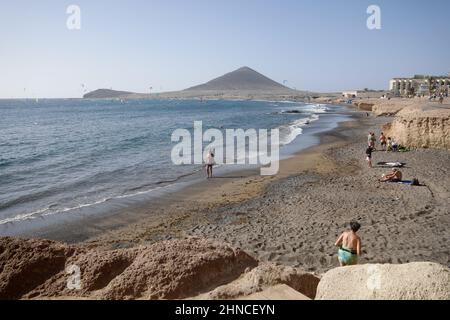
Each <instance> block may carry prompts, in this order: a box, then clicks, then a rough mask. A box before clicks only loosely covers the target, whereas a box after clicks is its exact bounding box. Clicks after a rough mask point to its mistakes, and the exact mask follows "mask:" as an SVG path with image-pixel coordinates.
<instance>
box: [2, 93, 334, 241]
mask: <svg viewBox="0 0 450 320" xmlns="http://www.w3.org/2000/svg"><path fill="white" fill-rule="evenodd" d="M340 108H341V107H338V106H330V105H314V104H301V103H287V102H267V101H265V102H264V101H221V100H217V101H197V100H192V101H187V100H126V101H118V100H81V99H66V100H62V99H61V100H58V99H55V100H53V99H51V100H39V101H35V100H0V233H1V230H2V228H1V226H2V225H7V224H8V225H9V224H19V223H21V222H23V221H28V220H32V219H36V218H39V217H43V216H47V215H55V214H64V213H68V212H71V211H72V210H77V209H80V208H89V207H91V206H94V205H98V204H101V203H104V202H107V201H109V200H111V199H118V198H121V197H133V196H134V195H136V194H142V193H146V192H151V191H152V190H155V189H157V188H159V187H160V186H163V185H165V184H168V183H171V184H173V183H176V182H177V181H178V179H179V178H180V177H186V176H189V175H191V174H193V173H195V172H198V171H199V170H201V166H199V165H183V166H175V165H173V164H172V162H171V157H170V154H171V150H172V148H173V146H174V145H175V143H173V142H171V134H172V132H173V131H174V130H175V129H177V128H185V129H188V130H192V128H193V124H194V121H202V122H203V129H204V130H206V129H208V128H219V129H225V128H226V129H236V128H242V129H248V128H255V129H259V128H262V129H271V128H279V129H280V141H281V142H282V144H284V145H286V146H288V145H291V144H292V143H294V142H295V141H298V140H301V139H302V136H304V135H305V134H306V133H307V131H308V130H309V127H311V126H312V124H313V123H315V127H316V128H317V127H318V124H320V123H321V121H324V120H323V119H328V120H327V121H328V127H330V126H333V125H335V124H336V123H337V122H338V121H339V119H341V118H339V117H337V116H332V115H335V114H336V112H338V111H339V110H340ZM292 111H294V112H292ZM341 120H342V119H341ZM330 123H331V124H330ZM312 131H314V130H312ZM312 131H311V132H312ZM316 131H317V130H316ZM0 235H1V234H0Z"/></svg>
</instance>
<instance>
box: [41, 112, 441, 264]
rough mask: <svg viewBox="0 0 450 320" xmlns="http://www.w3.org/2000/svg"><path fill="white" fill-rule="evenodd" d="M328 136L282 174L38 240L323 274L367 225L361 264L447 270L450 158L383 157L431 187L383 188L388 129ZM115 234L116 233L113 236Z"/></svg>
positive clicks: (350, 129) (216, 185) (360, 128)
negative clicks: (370, 136) (349, 232)
mask: <svg viewBox="0 0 450 320" xmlns="http://www.w3.org/2000/svg"><path fill="white" fill-rule="evenodd" d="M353 116H354V120H353V121H349V122H345V123H342V124H341V125H340V127H339V128H338V129H336V130H332V131H330V132H327V133H325V134H322V135H321V144H320V145H318V146H315V147H312V148H309V149H307V150H305V151H302V152H300V153H299V154H297V155H295V156H294V157H292V158H290V159H287V160H283V161H282V163H281V165H280V173H279V174H278V175H277V176H274V177H261V176H258V175H256V172H251V171H249V172H241V173H239V174H232V175H230V176H222V177H217V178H215V179H212V180H210V181H207V182H205V183H202V184H198V185H194V186H191V187H189V188H188V189H187V190H183V191H181V192H179V193H176V194H172V195H168V196H166V197H164V198H162V199H160V200H159V202H158V203H153V204H152V206H151V207H147V208H140V209H138V210H136V212H133V214H129V215H126V214H121V215H117V216H114V217H111V218H109V219H106V220H100V219H99V221H96V222H95V221H94V223H92V221H91V223H90V225H89V226H83V223H82V222H80V224H79V225H78V226H75V228H74V226H71V230H76V232H75V231H72V232H67V231H68V230H64V228H63V229H60V230H59V231H58V232H56V233H55V232H51V233H47V234H46V233H42V234H38V235H36V236H38V237H43V238H50V239H56V240H62V241H68V242H72V243H73V242H75V243H79V244H80V245H81V246H88V247H89V248H101V249H116V248H129V247H134V246H137V245H148V244H152V243H155V242H157V241H160V240H169V239H182V238H186V237H190V236H199V237H202V238H208V239H214V240H220V241H221V242H224V243H227V244H230V245H231V246H233V247H237V248H242V249H243V250H245V251H246V252H248V253H250V254H251V255H252V256H254V257H255V258H257V259H259V260H261V261H271V262H275V263H280V264H284V265H289V266H295V267H301V268H303V269H305V270H309V271H314V272H318V273H322V272H325V271H327V270H329V269H331V268H333V267H336V266H337V265H338V261H337V258H336V248H335V247H334V246H333V245H334V241H335V240H336V238H337V236H338V235H339V233H340V232H342V231H343V230H345V228H346V226H347V224H348V222H349V221H350V220H354V219H356V220H358V221H360V223H361V224H362V229H361V231H360V233H361V237H362V241H363V255H362V257H361V259H360V262H361V263H406V262H410V261H433V262H438V263H441V264H443V265H447V266H448V265H449V263H450V261H449V249H448V248H449V247H450V231H449V230H450V228H449V226H450V217H449V215H448V213H449V210H450V209H449V207H450V204H449V202H448V199H449V195H450V179H449V178H448V176H449V174H448V171H449V170H450V168H449V166H448V164H449V163H450V153H449V152H448V151H445V150H431V149H419V150H413V151H410V152H406V153H386V152H382V151H379V152H375V153H374V156H373V157H374V163H377V162H379V161H399V162H406V163H407V165H406V167H405V168H404V169H402V171H403V174H404V178H405V179H411V178H418V179H419V181H420V182H421V183H423V184H424V185H425V186H417V187H413V186H409V185H399V184H392V183H380V182H378V181H377V179H378V178H379V177H380V176H381V175H382V174H383V173H385V172H388V171H389V170H390V169H389V168H384V167H381V166H376V165H375V167H374V168H373V169H369V168H367V164H366V162H365V157H364V151H365V146H366V138H365V137H366V134H367V132H368V131H374V132H376V133H377V134H378V133H379V132H380V128H381V126H382V125H383V124H385V123H386V122H389V121H390V120H389V119H387V118H383V117H378V118H376V117H372V116H371V117H366V113H365V112H356V113H355V114H354V115H353ZM106 230H109V231H106Z"/></svg>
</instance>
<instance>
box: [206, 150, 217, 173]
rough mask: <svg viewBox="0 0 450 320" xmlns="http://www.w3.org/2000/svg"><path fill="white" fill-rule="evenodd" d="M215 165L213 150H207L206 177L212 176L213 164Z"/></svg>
mask: <svg viewBox="0 0 450 320" xmlns="http://www.w3.org/2000/svg"><path fill="white" fill-rule="evenodd" d="M214 165H215V161H214V151H212V150H209V151H208V154H207V155H206V174H207V175H208V179H209V178H212V177H213V166H214Z"/></svg>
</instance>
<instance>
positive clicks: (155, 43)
mask: <svg viewBox="0 0 450 320" xmlns="http://www.w3.org/2000/svg"><path fill="white" fill-rule="evenodd" d="M70 5H77V6H78V7H79V8H80V10H81V25H80V26H81V28H80V29H79V30H69V29H68V28H67V25H66V21H67V19H68V18H69V16H70V15H71V14H67V13H66V10H67V8H68V7H69V6H70ZM370 5H378V6H379V7H380V9H381V29H380V30H369V29H368V28H367V26H366V20H367V18H368V17H369V15H370V14H368V13H367V12H366V10H367V8H368V6H370ZM0 7H1V10H0V21H1V22H0V23H1V25H0V26H1V28H0V36H1V39H2V48H1V49H0V70H2V75H3V76H2V77H1V78H0V88H1V90H0V98H1V99H5V98H6V99H7V98H79V97H81V96H82V95H83V94H84V93H86V92H87V91H93V90H96V89H99V88H107V89H111V88H112V89H114V90H123V91H132V92H141V93H148V92H167V91H177V90H183V89H186V88H188V87H192V86H195V85H198V84H201V83H204V82H207V81H209V80H211V79H213V78H216V77H219V76H221V75H223V74H225V73H227V72H231V71H233V70H235V69H237V68H240V67H242V66H248V67H250V68H252V69H254V70H256V71H258V72H260V73H262V74H264V75H265V76H267V77H269V78H271V79H273V80H275V81H277V82H279V83H285V84H286V85H287V86H288V87H291V88H296V89H298V90H309V91H314V92H339V91H342V90H351V89H363V88H369V89H375V90H380V89H387V87H388V81H389V79H390V78H392V77H407V76H413V75H414V74H438V75H441V74H448V73H449V72H450V62H449V60H448V53H449V52H450V41H448V32H449V31H450V26H449V25H448V12H450V3H449V2H448V1H445V0H432V1H428V2H422V1H418V0H417V1H406V0H401V1H395V2H394V1H386V0H379V1H378V0H370V1H366V0H347V1H340V2H339V3H337V2H336V1H332V0H323V1H287V0H286V1H267V2H264V3H262V2H261V1H257V0H250V1H246V2H244V3H242V2H240V1H235V0H233V1H226V2H221V1H214V2H212V1H203V0H199V1H189V2H187V1H128V2H126V3H123V2H120V1H96V2H95V3H92V2H91V1H87V0H73V1H56V0H43V1H39V2H31V3H30V2H28V1H23V0H19V1H14V2H7V3H2V4H1V5H0ZM150 87H152V89H151V90H150Z"/></svg>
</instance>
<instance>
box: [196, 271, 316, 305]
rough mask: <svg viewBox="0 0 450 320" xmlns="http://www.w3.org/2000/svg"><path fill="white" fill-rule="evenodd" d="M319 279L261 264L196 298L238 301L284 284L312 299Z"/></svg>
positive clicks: (302, 272) (307, 274)
mask: <svg viewBox="0 0 450 320" xmlns="http://www.w3.org/2000/svg"><path fill="white" fill-rule="evenodd" d="M319 280H320V279H319V278H318V277H317V276H315V275H313V274H311V273H308V272H304V271H302V270H300V269H296V268H293V267H288V266H281V265H275V264H272V263H261V264H260V265H259V266H258V267H256V268H254V269H253V270H251V271H249V272H247V273H245V274H244V275H242V276H241V277H240V278H239V279H237V280H235V281H233V282H231V283H229V284H226V285H224V286H221V287H218V288H216V289H215V290H213V291H211V292H208V293H206V294H203V295H200V296H198V297H196V298H197V299H205V300H223V299H240V298H244V297H246V296H249V295H251V294H254V293H257V292H261V291H263V290H265V289H267V288H269V287H272V286H275V285H278V284H286V285H288V286H289V287H291V288H293V289H294V290H297V291H298V292H300V293H302V294H304V295H305V296H307V297H308V298H311V299H314V297H315V296H316V288H317V285H318V284H319Z"/></svg>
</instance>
